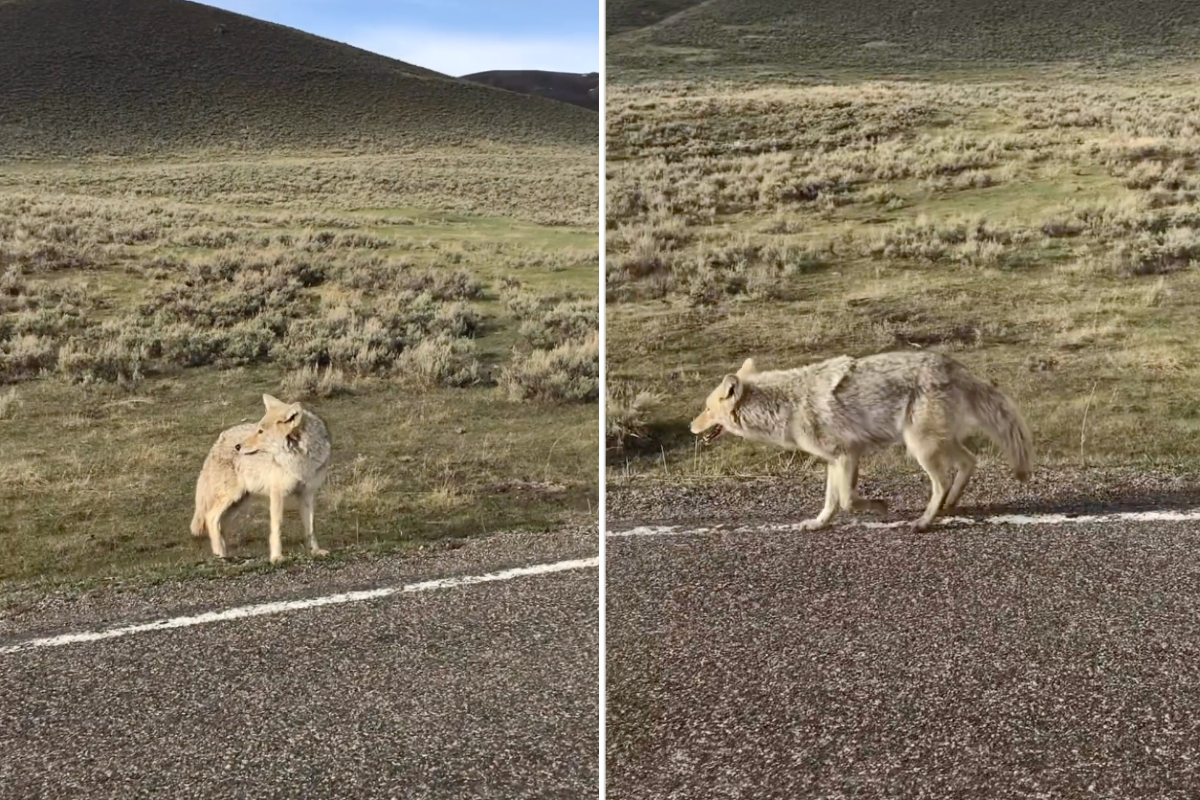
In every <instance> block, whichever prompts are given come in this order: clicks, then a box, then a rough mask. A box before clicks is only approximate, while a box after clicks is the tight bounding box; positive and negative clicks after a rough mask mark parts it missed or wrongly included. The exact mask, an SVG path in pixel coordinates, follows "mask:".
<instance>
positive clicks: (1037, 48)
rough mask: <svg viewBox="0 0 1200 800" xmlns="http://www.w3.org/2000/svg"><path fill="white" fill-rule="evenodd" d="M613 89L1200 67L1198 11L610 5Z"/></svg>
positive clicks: (906, 4)
mask: <svg viewBox="0 0 1200 800" xmlns="http://www.w3.org/2000/svg"><path fill="white" fill-rule="evenodd" d="M606 13H607V30H608V31H609V36H608V38H607V41H606V49H607V55H608V62H607V63H608V75H609V80H610V81H612V80H614V79H615V80H617V81H622V82H623V81H626V80H629V79H634V78H636V79H637V80H639V81H645V80H661V79H663V78H666V77H673V78H680V79H683V80H701V81H703V80H706V79H709V78H711V77H713V76H714V75H715V74H717V73H718V72H723V71H727V72H731V73H732V72H740V73H741V74H742V75H743V76H747V75H750V74H757V75H758V76H760V77H764V78H772V79H777V80H784V81H795V80H797V79H827V78H828V77H830V76H831V75H838V74H840V75H855V76H857V77H859V78H877V77H880V76H890V77H894V78H899V77H907V78H916V79H924V78H928V77H929V76H931V75H932V74H933V73H935V72H936V73H943V74H948V73H952V72H956V71H957V72H962V73H967V74H975V75H977V76H978V75H979V74H980V73H986V72H988V71H993V72H994V71H996V70H1020V71H1030V70H1032V71H1040V70H1041V69H1043V68H1044V67H1046V66H1047V65H1049V64H1062V63H1074V64H1090V65H1106V67H1108V68H1111V67H1114V66H1119V65H1128V64H1131V63H1137V62H1140V61H1143V60H1145V59H1147V58H1151V57H1153V58H1156V59H1194V58H1195V57H1196V56H1197V55H1200V50H1197V46H1196V39H1195V33H1196V31H1197V29H1198V28H1200V9H1197V8H1196V7H1195V5H1194V4H1191V3H1187V2H1183V1H1182V0H1154V2H1146V3H1138V4H1132V3H1125V2H1120V0H1100V1H1099V2H1095V1H1094V0H1067V2H1064V3H1057V4H1053V5H1049V4H1046V3H1039V2H1037V0H1000V1H999V2H983V1H982V0H956V2H953V3H947V2H933V1H932V0H895V2H889V3H875V2H867V1H866V0H858V1H857V2H840V1H839V0H809V1H808V2H805V3H804V4H803V5H802V6H799V5H797V4H796V3H792V2H788V0H759V1H757V2H753V3H748V2H745V0H703V1H702V0H653V2H634V1H633V0H611V2H608V3H607V4H606Z"/></svg>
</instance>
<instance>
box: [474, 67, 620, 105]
mask: <svg viewBox="0 0 1200 800" xmlns="http://www.w3.org/2000/svg"><path fill="white" fill-rule="evenodd" d="M462 79H463V80H464V81H473V82H475V83H482V84H485V85H487V86H494V87H496V88H497V89H507V90H508V91H510V92H519V93H521V94H532V95H536V96H538V97H545V98H548V99H550V100H557V101H559V102H561V103H571V104H572V105H577V106H582V107H583V108H588V109H591V110H592V111H599V110H600V89H599V87H600V73H598V72H588V73H585V74H582V75H580V74H577V73H574V72H547V71H545V70H540V69H514V70H505V69H497V70H491V71H489V72H476V73H473V74H471V75H464V76H462Z"/></svg>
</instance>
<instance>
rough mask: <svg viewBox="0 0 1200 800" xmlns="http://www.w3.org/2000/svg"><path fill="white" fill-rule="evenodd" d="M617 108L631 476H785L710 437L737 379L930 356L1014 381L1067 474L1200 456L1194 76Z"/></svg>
mask: <svg viewBox="0 0 1200 800" xmlns="http://www.w3.org/2000/svg"><path fill="white" fill-rule="evenodd" d="M1189 70H1190V68H1189ZM1187 71H1188V70H1184V72H1187ZM608 96H609V113H608V116H607V120H608V127H609V130H608V142H609V148H610V158H609V162H608V165H607V168H606V169H607V171H608V174H609V182H608V188H607V197H608V209H607V228H608V231H607V237H608V250H607V253H608V256H607V258H608V263H607V264H606V273H607V290H606V291H607V295H608V305H607V328H606V330H607V344H606V353H607V376H608V380H609V383H610V387H609V391H610V403H609V410H608V411H609V420H608V421H607V424H608V428H609V431H610V435H609V441H608V443H607V446H608V450H609V461H608V463H609V477H610V478H619V477H621V476H624V475H630V474H633V475H655V476H672V477H682V476H730V475H759V474H786V473H788V472H790V471H791V470H792V469H794V468H795V463H796V460H795V458H794V457H792V456H790V455H788V454H785V453H781V452H779V451H776V450H772V449H770V448H766V447H759V446H754V445H749V444H745V443H739V442H723V443H721V444H719V445H717V446H713V447H705V448H699V447H697V445H696V441H695V438H694V437H692V436H691V435H690V434H689V433H688V431H687V424H688V422H689V421H690V420H691V418H692V417H694V416H695V415H696V414H697V413H698V412H699V411H700V409H701V408H702V406H703V401H704V398H705V396H706V395H707V394H708V392H709V391H711V389H712V388H713V387H714V386H715V385H716V383H717V382H718V381H719V380H720V378H721V376H722V375H723V374H725V373H726V372H732V371H734V370H736V368H737V367H738V366H739V365H740V364H741V362H742V360H743V359H745V358H746V357H748V356H753V357H755V358H756V361H757V362H758V365H759V368H760V369H773V368H787V367H792V366H798V365H800V364H804V363H808V362H811V361H815V360H818V359H823V358H827V357H831V356H835V355H840V354H843V353H849V354H854V355H865V354H868V353H872V352H877V351H881V350H887V349H897V348H915V347H927V348H936V349H939V350H943V351H946V352H949V353H951V354H953V355H954V357H956V358H958V359H959V360H961V361H963V362H964V363H966V364H967V365H968V366H969V367H970V368H971V369H973V370H974V371H976V372H977V373H979V374H980V375H983V376H986V377H988V378H991V379H994V380H996V381H997V382H998V383H999V385H1000V386H1001V387H1002V388H1003V389H1004V390H1005V391H1006V392H1008V393H1009V394H1010V395H1011V396H1012V397H1013V398H1014V399H1015V400H1016V401H1017V403H1018V405H1019V406H1020V407H1021V408H1022V409H1023V411H1024V413H1025V415H1026V416H1027V418H1028V420H1029V422H1030V425H1031V427H1032V429H1033V432H1034V437H1035V441H1036V443H1037V449H1038V452H1039V455H1040V458H1041V461H1042V462H1043V463H1048V464H1052V465H1053V464H1060V465H1072V466H1079V465H1085V466H1086V465H1137V466H1144V467H1149V466H1158V467H1167V466H1172V467H1174V466H1181V465H1182V466H1195V464H1196V462H1197V459H1200V413H1198V408H1200V406H1198V405H1197V403H1196V400H1195V387H1196V386H1197V385H1198V384H1200V344H1197V342H1200V322H1197V319H1198V318H1197V315H1196V314H1195V313H1194V309H1195V305H1196V302H1197V298H1200V271H1198V270H1197V265H1198V259H1200V233H1198V231H1200V183H1198V182H1197V180H1196V178H1195V170H1196V167H1197V166H1198V165H1197V163H1196V161H1195V157H1194V153H1195V152H1196V149H1195V148H1196V145H1197V142H1200V130H1197V129H1195V128H1194V127H1193V126H1192V124H1191V122H1190V120H1191V119H1192V117H1191V114H1192V113H1193V111H1194V110H1195V109H1200V92H1197V90H1196V89H1195V83H1194V82H1193V81H1191V80H1184V79H1180V78H1175V79H1170V80H1166V79H1163V78H1162V77H1161V76H1151V75H1150V73H1149V72H1146V73H1144V74H1143V75H1141V76H1136V75H1131V74H1125V75H1121V76H1110V78H1109V80H1106V81H1102V82H1098V83H1076V82H1072V81H1069V80H1065V79H1063V78H1062V77H1061V76H1059V77H1057V78H1055V79H1053V80H1046V79H1034V78H1030V79H1027V80H1021V81H1009V80H1006V79H999V78H997V79H994V80H991V81H989V80H987V79H986V78H985V77H983V76H982V75H981V74H979V73H976V74H975V75H974V76H973V77H972V79H971V80H969V81H966V80H936V81H928V82H911V81H908V82H893V81H883V80H874V81H865V82H848V83H845V84H838V85H826V86H806V85H803V84H800V83H797V82H786V81H774V82H773V81H768V80H763V79H758V80H742V81H737V80H728V79H716V78H711V79H710V78H705V77H702V75H701V73H699V72H698V71H695V70H694V71H693V75H692V77H691V79H690V80H688V81H686V82H685V81H658V82H642V83H638V84H636V85H618V86H615V87H610V90H609V95H608ZM613 393H616V395H617V401H616V402H613V400H612V398H613ZM639 396H643V397H645V398H654V400H651V401H645V400H644V401H642V402H641V403H640V404H639V403H638V402H635V401H636V398H638V397H639ZM989 452H990V451H989ZM893 468H894V469H908V468H910V467H909V466H907V465H906V463H905V462H904V461H903V460H902V459H901V458H900V457H898V456H896V455H894V454H893V455H891V456H887V457H883V458H882V459H880V460H879V461H876V462H875V465H874V466H872V467H871V469H893Z"/></svg>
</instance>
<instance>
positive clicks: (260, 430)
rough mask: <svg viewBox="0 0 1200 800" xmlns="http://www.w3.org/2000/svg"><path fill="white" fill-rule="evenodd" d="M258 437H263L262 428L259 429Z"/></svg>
mask: <svg viewBox="0 0 1200 800" xmlns="http://www.w3.org/2000/svg"><path fill="white" fill-rule="evenodd" d="M258 435H259V436H262V428H259V429H258Z"/></svg>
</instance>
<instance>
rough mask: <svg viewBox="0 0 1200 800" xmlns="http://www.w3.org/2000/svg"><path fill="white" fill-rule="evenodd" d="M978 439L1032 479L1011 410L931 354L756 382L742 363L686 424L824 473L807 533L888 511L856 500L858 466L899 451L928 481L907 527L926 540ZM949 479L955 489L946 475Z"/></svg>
mask: <svg viewBox="0 0 1200 800" xmlns="http://www.w3.org/2000/svg"><path fill="white" fill-rule="evenodd" d="M975 430H982V431H983V432H984V433H986V434H987V435H988V436H989V437H990V438H991V439H992V440H993V441H995V442H996V444H997V445H999V446H1000V448H1001V449H1002V450H1003V451H1004V452H1005V454H1006V455H1007V456H1008V459H1009V461H1010V462H1011V463H1012V466H1013V470H1014V471H1015V473H1016V477H1017V480H1020V481H1024V480H1026V479H1028V478H1029V475H1030V473H1031V471H1032V470H1033V439H1032V437H1031V436H1030V433H1029V428H1028V427H1027V426H1026V425H1025V422H1024V421H1023V420H1022V419H1021V415H1020V413H1019V412H1018V411H1017V408H1016V406H1014V405H1013V403H1012V401H1011V400H1009V399H1008V398H1007V397H1005V396H1004V395H1003V394H1002V393H1001V392H1000V390H999V389H997V388H995V387H994V386H992V385H991V384H989V383H986V382H984V381H981V380H979V379H978V378H976V377H975V376H973V375H972V374H971V373H970V372H968V371H967V369H966V367H964V366H963V365H962V364H959V363H958V362H957V361H955V360H953V359H951V358H949V357H947V356H944V355H941V354H938V353H928V352H926V353H880V354H878V355H873V356H868V357H866V358H851V357H850V356H840V357H838V358H832V359H829V360H828V361H822V362H820V363H817V364H810V365H808V366H806V367H800V368H798V369H790V370H778V371H773V372H758V371H757V370H756V369H755V367H754V360H753V359H749V358H748V359H746V361H745V363H744V364H742V367H741V369H739V370H738V371H737V373H736V374H730V375H726V376H725V377H724V379H722V381H721V383H720V385H719V386H717V388H716V389H715V390H713V392H712V394H710V395H709V396H708V399H707V400H706V401H705V409H704V413H702V414H701V415H700V416H698V417H696V419H695V420H693V421H692V433H695V434H704V440H705V441H712V440H713V439H715V438H717V436H719V435H721V433H722V432H724V431H728V432H729V433H732V434H734V435H735V436H741V437H743V438H745V439H750V440H752V441H759V442H768V443H770V444H774V445H778V446H780V447H785V448H788V449H789V450H803V451H805V452H807V453H811V454H813V455H815V456H817V457H818V458H821V459H822V460H824V461H825V462H826V463H827V464H828V475H827V481H828V482H827V485H826V489H825V507H824V508H823V509H822V510H821V513H820V514H819V515H818V516H817V517H816V518H814V519H811V520H806V521H805V523H804V526H805V528H806V529H807V530H816V529H818V528H823V527H825V526H826V525H828V524H829V522H830V520H832V519H833V517H834V515H835V514H836V513H837V510H838V506H839V505H840V506H841V508H843V509H844V510H846V511H862V510H867V511H877V512H882V511H884V510H886V505H885V504H884V503H883V502H882V501H880V500H869V499H865V498H863V497H860V496H859V495H858V492H857V491H856V487H857V484H858V460H859V457H860V456H862V455H863V454H864V453H866V452H869V451H871V450H876V449H879V448H882V447H887V446H889V445H893V444H899V443H900V442H903V443H904V444H905V445H906V446H907V448H908V451H909V452H910V453H911V454H912V455H913V456H914V457H915V458H916V459H917V462H918V463H919V464H920V465H921V467H922V468H923V469H924V470H925V472H926V473H927V474H928V475H929V480H930V481H931V483H932V484H933V492H932V495H931V496H930V498H929V505H928V506H926V508H925V513H924V514H922V515H921V517H920V518H919V519H917V520H916V521H914V522H913V524H912V527H913V529H915V530H919V531H921V530H925V529H927V528H928V527H929V524H930V523H931V522H932V521H933V518H934V517H935V516H937V514H938V512H939V511H949V510H950V509H952V508H953V507H954V506H955V505H956V504H957V503H958V501H959V499H960V498H961V497H962V493H963V490H964V489H966V487H967V482H968V481H969V480H971V475H972V473H973V472H974V470H975V457H974V456H973V455H972V454H971V453H970V451H968V450H967V449H966V448H965V447H963V444H962V442H963V439H964V438H966V437H967V436H968V435H969V434H971V433H972V432H973V431H975ZM952 469H956V470H957V475H955V476H954V482H953V484H950V475H951V470H952Z"/></svg>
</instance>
